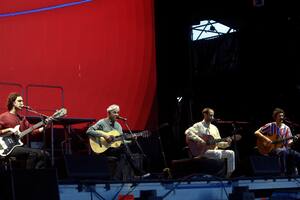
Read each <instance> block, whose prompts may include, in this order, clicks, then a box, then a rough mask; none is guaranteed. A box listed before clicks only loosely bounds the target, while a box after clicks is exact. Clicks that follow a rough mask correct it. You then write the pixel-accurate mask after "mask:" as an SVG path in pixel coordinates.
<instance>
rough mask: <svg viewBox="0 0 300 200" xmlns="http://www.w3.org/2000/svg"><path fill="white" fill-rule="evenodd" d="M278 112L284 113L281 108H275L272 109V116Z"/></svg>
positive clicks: (274, 116)
mask: <svg viewBox="0 0 300 200" xmlns="http://www.w3.org/2000/svg"><path fill="white" fill-rule="evenodd" d="M279 113H283V114H284V110H283V109H281V108H275V109H274V110H273V114H272V117H273V118H274V119H275V118H276V116H277V115H278V114H279Z"/></svg>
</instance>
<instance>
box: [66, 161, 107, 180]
mask: <svg viewBox="0 0 300 200" xmlns="http://www.w3.org/2000/svg"><path fill="white" fill-rule="evenodd" d="M65 165H66V171H67V175H68V177H69V178H75V179H102V180H108V179H110V177H111V173H110V171H109V167H108V160H107V158H106V157H104V156H99V155H65Z"/></svg>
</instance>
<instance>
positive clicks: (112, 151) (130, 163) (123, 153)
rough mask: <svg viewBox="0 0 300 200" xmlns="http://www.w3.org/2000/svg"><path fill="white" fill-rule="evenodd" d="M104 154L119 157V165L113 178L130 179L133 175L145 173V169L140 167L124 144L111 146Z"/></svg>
mask: <svg viewBox="0 0 300 200" xmlns="http://www.w3.org/2000/svg"><path fill="white" fill-rule="evenodd" d="M104 156H113V157H116V158H117V162H118V164H117V167H116V169H115V172H114V174H113V178H114V179H116V180H130V179H133V176H142V175H143V174H145V172H144V171H143V169H140V168H139V167H138V166H137V165H136V164H135V161H134V159H133V157H132V155H131V154H130V153H129V152H128V151H127V149H126V147H125V146H124V145H121V146H120V147H118V148H109V149H107V150H106V151H105V152H104Z"/></svg>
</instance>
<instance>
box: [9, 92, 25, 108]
mask: <svg viewBox="0 0 300 200" xmlns="http://www.w3.org/2000/svg"><path fill="white" fill-rule="evenodd" d="M20 96H21V95H20V94H19V93H17V92H12V93H10V94H9V95H8V97H7V103H6V106H7V109H8V110H11V109H12V108H13V106H14V102H15V100H16V99H17V98H18V97H20Z"/></svg>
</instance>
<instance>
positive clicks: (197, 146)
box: [186, 134, 242, 157]
mask: <svg viewBox="0 0 300 200" xmlns="http://www.w3.org/2000/svg"><path fill="white" fill-rule="evenodd" d="M200 137H201V138H202V139H203V140H204V141H205V143H200V142H198V141H193V140H190V139H189V138H188V137H187V136H186V143H187V145H188V147H189V149H190V151H191V154H192V156H193V157H201V156H203V155H204V153H205V152H206V151H207V150H209V149H215V148H216V146H217V144H218V143H219V142H226V141H227V140H228V139H229V138H230V139H231V140H233V141H238V140H240V139H241V138H242V136H241V135H239V134H236V135H233V136H229V137H226V138H220V139H215V138H214V137H213V136H211V135H202V136H200Z"/></svg>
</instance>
